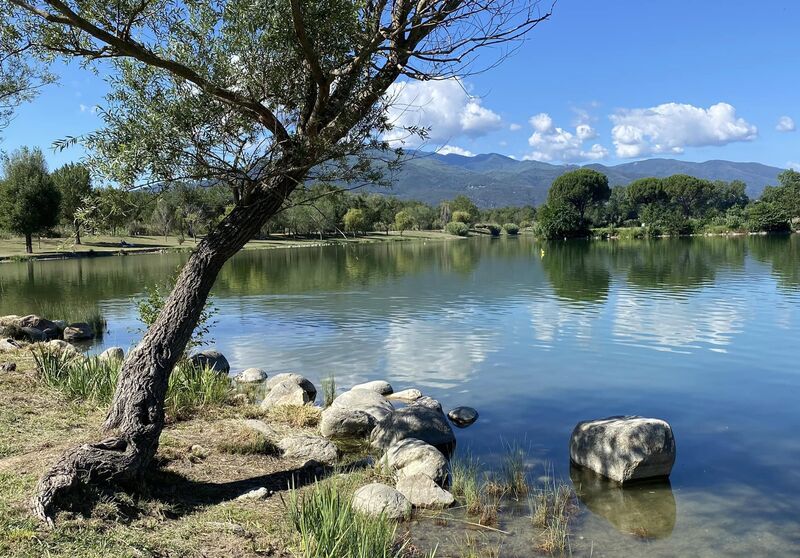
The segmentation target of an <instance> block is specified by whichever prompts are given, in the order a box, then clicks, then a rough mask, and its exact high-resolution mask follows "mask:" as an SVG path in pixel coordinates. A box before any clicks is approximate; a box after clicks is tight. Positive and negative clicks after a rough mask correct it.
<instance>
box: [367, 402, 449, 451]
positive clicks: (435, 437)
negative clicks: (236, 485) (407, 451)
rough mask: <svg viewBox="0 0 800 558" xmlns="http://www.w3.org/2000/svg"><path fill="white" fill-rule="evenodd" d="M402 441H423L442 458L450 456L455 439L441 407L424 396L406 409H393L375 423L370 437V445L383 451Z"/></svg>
mask: <svg viewBox="0 0 800 558" xmlns="http://www.w3.org/2000/svg"><path fill="white" fill-rule="evenodd" d="M422 400H425V401H422ZM428 400H429V401H428ZM420 401H422V403H420ZM434 403H435V404H434ZM406 438H416V439H418V440H422V441H423V442H427V443H429V444H430V445H432V446H434V447H436V448H437V449H438V450H439V451H441V452H442V453H443V454H444V455H446V456H449V455H450V454H451V453H452V451H453V449H454V448H455V445H456V437H455V435H454V434H453V429H452V428H450V423H448V422H447V417H445V416H444V413H443V412H442V410H441V405H439V404H438V401H436V400H435V399H430V398H428V397H422V398H420V399H419V400H417V401H415V402H414V403H412V404H410V405H408V406H407V407H403V408H402V409H397V410H396V411H394V412H392V413H390V414H389V415H387V416H386V417H385V418H384V419H383V420H381V421H380V422H378V425H377V426H376V427H375V430H373V431H372V435H371V436H370V443H371V444H372V445H373V447H376V448H378V449H381V450H384V451H385V450H387V449H389V448H390V447H391V446H393V445H394V444H396V443H397V442H399V441H401V440H405V439H406Z"/></svg>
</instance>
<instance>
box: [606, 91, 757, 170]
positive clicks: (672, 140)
mask: <svg viewBox="0 0 800 558" xmlns="http://www.w3.org/2000/svg"><path fill="white" fill-rule="evenodd" d="M609 118H610V119H611V122H612V123H613V124H614V127H613V128H612V130H611V137H612V139H613V142H614V147H615V148H616V152H617V156H619V157H641V156H644V155H652V154H656V153H683V150H684V148H685V147H701V146H705V145H725V144H727V143H731V142H735V141H749V140H752V139H755V137H756V136H757V135H758V128H756V127H755V126H754V125H752V124H750V123H749V122H747V121H746V120H744V119H743V118H737V117H736V109H735V108H734V107H733V106H732V105H729V104H728V103H717V104H715V105H712V106H710V107H709V108H707V109H705V108H702V107H695V106H693V105H689V104H680V103H664V104H662V105H658V106H656V107H651V108H636V109H620V110H618V111H617V112H616V113H614V114H612V115H611V116H610V117H609Z"/></svg>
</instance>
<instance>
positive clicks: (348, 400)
mask: <svg viewBox="0 0 800 558" xmlns="http://www.w3.org/2000/svg"><path fill="white" fill-rule="evenodd" d="M331 408H334V409H348V410H351V411H362V412H364V413H367V414H368V415H370V416H372V417H373V418H374V419H375V420H376V421H381V420H383V419H384V418H386V416H388V415H389V414H390V413H391V412H392V411H393V410H394V407H393V406H392V404H391V403H389V401H388V400H387V399H386V398H385V397H384V396H383V395H381V394H380V393H378V392H376V391H373V390H371V389H351V390H350V391H346V392H344V393H343V394H341V395H340V396H338V397H337V398H336V399H334V400H333V403H331Z"/></svg>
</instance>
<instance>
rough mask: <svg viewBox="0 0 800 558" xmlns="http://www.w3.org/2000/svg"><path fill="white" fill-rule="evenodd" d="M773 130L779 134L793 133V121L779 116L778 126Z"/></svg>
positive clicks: (788, 117) (790, 118) (789, 117)
mask: <svg viewBox="0 0 800 558" xmlns="http://www.w3.org/2000/svg"><path fill="white" fill-rule="evenodd" d="M775 129H776V130H778V131H779V132H794V131H795V124H794V119H793V118H792V117H791V116H781V117H780V118H778V124H777V125H776V126H775Z"/></svg>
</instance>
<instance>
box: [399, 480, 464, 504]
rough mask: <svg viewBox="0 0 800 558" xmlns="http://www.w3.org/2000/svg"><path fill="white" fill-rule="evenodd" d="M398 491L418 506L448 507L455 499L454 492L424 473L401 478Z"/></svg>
mask: <svg viewBox="0 0 800 558" xmlns="http://www.w3.org/2000/svg"><path fill="white" fill-rule="evenodd" d="M397 491H398V492H399V493H400V494H402V495H403V496H405V497H406V498H407V499H408V501H409V502H411V504H412V505H413V506H414V507H417V508H447V507H450V506H452V505H453V502H454V501H455V498H453V495H452V494H450V493H449V492H448V491H447V490H444V489H443V488H441V487H440V486H438V485H437V484H436V483H435V482H433V480H431V478H430V477H429V476H428V475H423V474H417V475H411V476H407V477H403V478H401V479H400V480H398V481H397Z"/></svg>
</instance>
